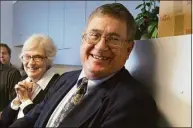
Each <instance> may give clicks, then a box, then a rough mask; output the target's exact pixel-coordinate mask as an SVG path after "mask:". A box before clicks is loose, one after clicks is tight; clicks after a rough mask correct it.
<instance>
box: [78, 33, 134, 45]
mask: <svg viewBox="0 0 193 128" xmlns="http://www.w3.org/2000/svg"><path fill="white" fill-rule="evenodd" d="M91 33H92V32H87V33H83V34H82V38H83V39H84V40H85V41H86V42H87V43H89V42H94V41H88V40H89V36H87V35H89V34H91ZM93 33H94V32H93ZM97 34H99V33H97ZM86 37H87V38H86ZM101 38H105V44H106V45H108V46H120V47H121V46H122V45H123V43H122V42H127V43H129V42H130V41H133V40H126V39H121V38H120V37H118V38H120V39H119V41H118V42H120V43H119V44H120V45H115V44H113V43H109V42H110V40H109V39H108V38H111V39H113V37H112V36H109V35H107V36H105V37H104V36H102V34H100V36H99V38H98V39H97V41H96V43H89V44H94V45H96V44H97V43H98V42H100V40H101ZM111 41H112V40H111Z"/></svg>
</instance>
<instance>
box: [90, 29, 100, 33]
mask: <svg viewBox="0 0 193 128" xmlns="http://www.w3.org/2000/svg"><path fill="white" fill-rule="evenodd" d="M90 32H96V33H102V31H100V30H98V29H91V30H90Z"/></svg>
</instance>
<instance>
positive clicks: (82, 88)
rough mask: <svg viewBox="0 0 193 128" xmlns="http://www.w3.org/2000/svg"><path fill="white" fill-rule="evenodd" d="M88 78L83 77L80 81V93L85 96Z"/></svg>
mask: <svg viewBox="0 0 193 128" xmlns="http://www.w3.org/2000/svg"><path fill="white" fill-rule="evenodd" d="M87 84H88V78H86V77H83V78H82V79H80V80H79V81H78V90H79V91H78V92H79V93H81V94H85V93H86V90H87Z"/></svg>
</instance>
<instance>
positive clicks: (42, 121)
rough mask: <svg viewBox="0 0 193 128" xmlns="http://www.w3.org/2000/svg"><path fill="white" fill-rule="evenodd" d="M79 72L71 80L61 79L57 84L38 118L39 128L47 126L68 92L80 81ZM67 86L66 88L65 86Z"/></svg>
mask: <svg viewBox="0 0 193 128" xmlns="http://www.w3.org/2000/svg"><path fill="white" fill-rule="evenodd" d="M78 75H79V72H78V73H76V74H75V75H73V76H72V77H71V78H67V79H63V77H61V78H60V80H59V82H57V83H56V84H57V85H55V86H54V90H52V91H53V95H52V96H51V98H50V99H49V101H48V102H47V103H46V104H45V105H44V110H43V111H42V113H41V115H40V116H39V118H38V122H36V125H37V126H46V124H47V122H48V120H49V118H50V116H51V114H52V113H53V111H54V110H55V108H56V107H57V105H58V104H59V103H60V101H61V100H62V98H63V97H64V96H65V95H66V94H67V93H68V91H69V90H70V89H71V88H72V87H73V86H74V85H75V83H76V81H77V79H78ZM64 85H65V86H64Z"/></svg>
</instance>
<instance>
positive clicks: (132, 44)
mask: <svg viewBox="0 0 193 128" xmlns="http://www.w3.org/2000/svg"><path fill="white" fill-rule="evenodd" d="M134 44H135V42H134V41H133V42H129V47H128V49H127V50H128V52H129V54H130V53H131V51H132V49H133V47H134Z"/></svg>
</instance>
